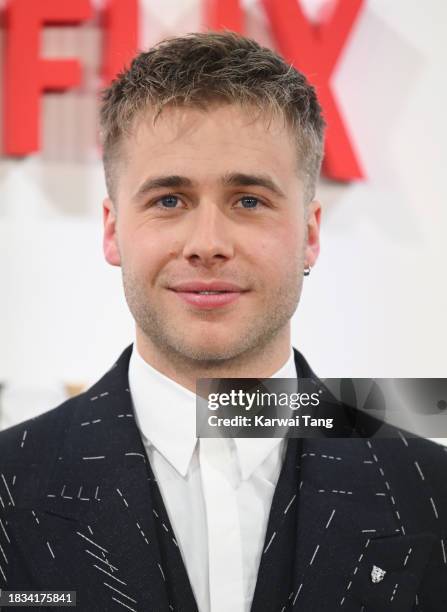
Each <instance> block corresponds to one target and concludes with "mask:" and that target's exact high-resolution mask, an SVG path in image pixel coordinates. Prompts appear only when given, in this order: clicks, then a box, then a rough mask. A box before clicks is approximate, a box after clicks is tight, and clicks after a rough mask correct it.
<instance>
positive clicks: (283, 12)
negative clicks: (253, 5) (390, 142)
mask: <svg viewBox="0 0 447 612" xmlns="http://www.w3.org/2000/svg"><path fill="white" fill-rule="evenodd" d="M206 1H207V8H206V13H205V17H206V19H207V20H208V21H206V25H208V26H209V27H211V28H213V29H223V28H227V29H229V30H234V31H239V32H240V31H242V17H241V8H240V5H239V2H238V0H231V1H228V2H227V0H206ZM262 2H263V5H264V7H265V11H266V13H267V16H268V18H269V21H270V25H271V28H272V31H273V34H274V36H275V38H276V40H277V43H278V47H279V49H280V51H281V53H282V55H283V56H284V58H285V59H286V60H287V61H288V62H290V63H291V64H293V65H294V66H296V67H297V68H298V69H299V70H302V71H303V72H304V74H306V75H309V78H310V80H311V81H312V83H313V84H314V85H315V86H316V88H317V92H318V98H319V100H320V102H321V105H322V107H323V111H324V115H325V118H326V121H327V124H328V127H327V135H326V150H325V159H324V166H323V170H324V173H325V174H326V175H327V176H328V177H330V178H332V179H336V180H342V181H349V180H352V179H357V178H362V176H363V173H362V170H361V168H360V164H359V162H358V159H357V156H356V154H355V151H354V147H353V145H352V142H351V139H350V137H349V135H348V131H347V128H346V125H345V123H344V121H343V119H342V116H341V113H340V110H339V108H338V106H337V103H336V101H335V99H334V96H333V93H332V91H331V87H330V78H331V75H332V73H333V71H334V69H335V66H336V64H337V61H338V59H339V57H340V55H341V52H342V49H343V47H344V45H345V43H346V40H347V38H348V36H349V33H350V32H351V30H352V26H353V24H354V22H355V20H356V18H357V16H358V14H359V11H360V9H361V6H362V4H363V0H336V6H335V9H334V11H333V13H332V15H330V16H329V17H328V18H327V19H324V20H322V21H321V23H318V24H316V25H315V24H313V23H310V22H309V21H308V20H307V18H306V17H305V15H304V14H303V11H302V10H301V6H300V2H299V0H281V1H279V0H262Z"/></svg>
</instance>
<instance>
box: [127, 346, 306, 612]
mask: <svg viewBox="0 0 447 612" xmlns="http://www.w3.org/2000/svg"><path fill="white" fill-rule="evenodd" d="M273 377H274V378H296V369H295V363H294V357H293V350H292V347H291V348H290V356H289V358H288V360H287V362H286V363H285V364H284V365H283V367H282V368H281V369H280V370H278V371H277V372H276V373H275V374H274V375H273ZM129 388H130V392H131V396H132V400H133V404H134V408H135V416H136V423H137V426H138V427H139V430H140V432H141V434H142V439H143V442H144V445H145V448H146V452H147V455H148V458H149V461H150V464H151V467H152V470H153V472H154V475H155V478H156V480H157V482H158V486H159V488H160V492H161V495H162V497H163V501H164V504H165V506H166V510H167V513H168V516H169V519H170V521H171V525H172V528H173V530H174V533H175V537H176V540H177V542H178V545H179V548H180V551H181V554H182V558H183V562H184V564H185V567H186V571H187V573H188V577H189V580H190V583H191V587H192V590H193V593H194V596H195V599H196V602H197V606H198V609H199V611H200V612H228V611H229V610H231V612H249V610H250V607H251V602H252V599H253V594H254V589H255V585H256V579H257V574H258V568H259V563H260V558H261V554H262V547H263V544H264V540H265V533H266V529H267V522H268V517H269V513H270V506H271V503H272V498H273V493H274V491H275V487H276V483H277V480H278V477H279V474H280V471H281V466H282V462H283V459H284V454H285V447H286V441H285V440H284V439H282V438H235V439H225V438H202V439H200V440H199V441H198V440H197V438H196V396H195V394H194V393H192V392H191V391H189V390H188V389H186V388H185V387H182V386H181V385H179V384H177V383H176V382H174V381H173V380H171V379H170V378H168V377H166V376H164V375H163V374H161V373H160V372H159V371H158V370H156V369H154V368H153V367H152V366H150V365H149V364H148V363H146V362H145V361H144V360H143V358H142V357H141V356H140V355H139V353H138V351H137V350H136V347H135V345H134V349H133V351H132V356H131V359H130V364H129Z"/></svg>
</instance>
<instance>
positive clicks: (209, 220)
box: [104, 105, 320, 363]
mask: <svg viewBox="0 0 447 612" xmlns="http://www.w3.org/2000/svg"><path fill="white" fill-rule="evenodd" d="M297 166H298V162H297V153H296V146H295V143H294V140H293V135H292V132H291V130H290V128H288V127H287V126H286V125H284V124H283V122H282V121H279V120H276V119H275V120H272V121H270V123H269V121H268V119H267V118H266V117H263V116H261V117H257V118H255V116H254V114H250V113H249V111H248V110H246V109H242V108H241V107H239V106H237V105H227V106H216V107H214V108H211V109H208V110H206V111H202V110H199V109H187V108H177V109H174V108H165V109H164V110H163V112H162V113H161V115H160V116H159V117H158V119H157V121H156V122H155V124H153V122H152V115H149V114H148V115H147V116H144V117H142V118H141V119H140V120H139V121H138V122H137V123H136V125H135V129H134V130H133V132H132V133H131V135H130V136H128V137H126V138H125V140H124V141H123V143H122V150H121V161H120V162H118V164H117V166H116V169H115V172H116V173H117V175H116V181H115V183H116V194H115V196H114V203H113V204H112V203H111V201H110V200H106V201H105V202H104V223H105V233H104V251H105V255H106V259H107V261H108V262H109V263H111V264H112V265H119V266H121V267H122V273H123V282H124V289H125V294H126V299H127V302H128V304H129V308H130V310H131V313H132V315H133V317H134V319H135V321H136V324H137V334H142V335H143V337H144V339H145V340H146V341H148V342H150V343H151V344H152V345H153V346H154V347H156V348H157V349H158V350H162V351H163V352H164V353H165V354H167V355H169V354H171V355H174V354H176V356H177V357H178V356H181V357H183V358H184V359H188V360H193V361H196V362H202V363H206V362H208V363H211V362H215V361H216V360H218V361H221V360H225V359H234V358H236V357H240V356H242V355H244V354H248V353H249V352H251V351H256V350H262V349H263V348H266V347H268V346H269V343H271V342H272V341H274V340H275V338H277V337H279V336H280V335H282V336H283V337H284V335H286V336H287V334H288V331H289V320H290V318H291V316H292V314H293V313H294V311H295V309H296V307H297V304H298V301H299V297H300V294H301V287H302V278H303V268H304V266H305V265H311V266H312V265H313V264H314V262H315V260H316V258H317V256H318V251H319V242H318V232H319V215H320V207H319V205H318V204H317V203H312V204H310V205H308V210H307V214H305V210H304V202H303V185H302V181H301V180H300V178H299V173H298V170H297ZM200 291H201V292H200ZM204 291H205V292H206V293H204ZM215 291H219V293H214V292H215ZM209 292H212V293H209Z"/></svg>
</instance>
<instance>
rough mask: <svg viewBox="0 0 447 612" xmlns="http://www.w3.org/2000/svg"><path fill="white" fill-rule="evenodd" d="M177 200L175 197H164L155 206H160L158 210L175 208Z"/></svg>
mask: <svg viewBox="0 0 447 612" xmlns="http://www.w3.org/2000/svg"><path fill="white" fill-rule="evenodd" d="M178 202H179V199H178V197H177V196H175V195H165V196H163V197H162V198H159V199H158V200H157V202H156V204H159V205H160V208H177V204H178Z"/></svg>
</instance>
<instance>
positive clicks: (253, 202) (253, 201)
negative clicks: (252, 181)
mask: <svg viewBox="0 0 447 612" xmlns="http://www.w3.org/2000/svg"><path fill="white" fill-rule="evenodd" d="M240 202H242V208H256V207H257V205H258V204H259V200H258V198H254V197H252V196H244V197H243V198H241V199H240Z"/></svg>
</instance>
